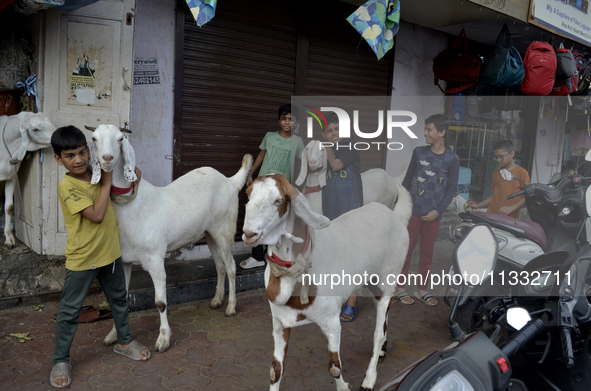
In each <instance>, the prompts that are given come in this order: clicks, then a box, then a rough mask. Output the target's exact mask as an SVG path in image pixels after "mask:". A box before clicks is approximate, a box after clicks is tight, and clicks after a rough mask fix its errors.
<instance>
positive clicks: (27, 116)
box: [0, 112, 55, 248]
mask: <svg viewBox="0 0 591 391" xmlns="http://www.w3.org/2000/svg"><path fill="white" fill-rule="evenodd" d="M0 129H2V141H3V142H2V143H0V181H6V183H5V185H4V197H5V201H4V219H5V220H4V236H5V237H6V243H5V244H6V245H7V246H8V247H10V248H12V247H13V246H14V245H15V244H16V239H15V238H14V235H13V234H12V228H11V223H12V208H13V205H14V204H13V197H14V190H15V188H16V180H17V178H16V173H17V172H18V169H19V167H20V165H21V162H22V160H23V159H24V157H25V154H26V153H27V151H36V150H38V149H42V148H47V147H49V146H50V145H51V135H52V133H53V132H54V131H55V126H53V124H52V123H51V122H50V121H49V119H47V117H46V116H45V115H44V114H43V113H37V114H35V113H30V112H22V113H19V114H16V115H12V116H6V115H3V116H1V117H0Z"/></svg>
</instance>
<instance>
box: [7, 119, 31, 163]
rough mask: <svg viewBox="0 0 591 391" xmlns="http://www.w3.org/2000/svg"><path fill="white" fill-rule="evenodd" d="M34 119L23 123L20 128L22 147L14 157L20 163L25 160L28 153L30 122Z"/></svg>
mask: <svg viewBox="0 0 591 391" xmlns="http://www.w3.org/2000/svg"><path fill="white" fill-rule="evenodd" d="M31 118H32V117H29V118H27V119H26V120H25V121H23V122H22V123H21V124H20V126H19V128H18V131H19V133H20V135H21V146H20V147H19V149H18V151H17V152H16V156H13V158H12V159H13V160H18V161H19V162H21V161H23V159H24V158H25V154H26V153H27V148H28V147H29V142H30V140H29V133H28V130H29V120H30V119H31Z"/></svg>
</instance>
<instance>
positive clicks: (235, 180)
mask: <svg viewBox="0 0 591 391" xmlns="http://www.w3.org/2000/svg"><path fill="white" fill-rule="evenodd" d="M251 167H252V155H250V154H248V153H247V154H246V155H244V157H243V158H242V166H240V170H238V172H237V173H236V174H235V175H234V176H233V177H231V178H230V181H231V182H232V184H233V185H234V187H236V189H237V190H238V191H240V189H242V188H243V187H244V184H245V183H246V178H248V173H249V172H250V168H251Z"/></svg>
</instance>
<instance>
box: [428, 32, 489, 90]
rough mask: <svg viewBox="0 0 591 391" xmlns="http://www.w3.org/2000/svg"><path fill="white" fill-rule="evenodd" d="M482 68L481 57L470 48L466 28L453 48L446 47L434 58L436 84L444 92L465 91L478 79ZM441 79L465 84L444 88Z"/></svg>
mask: <svg viewBox="0 0 591 391" xmlns="http://www.w3.org/2000/svg"><path fill="white" fill-rule="evenodd" d="M481 70H482V60H480V57H479V56H478V55H477V54H476V53H474V52H471V51H469V50H468V39H467V38H466V32H465V31H464V29H462V31H461V32H460V34H459V35H458V38H457V39H456V42H455V43H454V46H453V48H452V49H446V50H444V51H442V52H441V53H439V54H438V55H437V56H436V57H435V58H434V59H433V73H434V74H435V84H436V85H437V87H439V89H440V90H441V92H443V93H444V94H448V93H454V92H459V91H463V90H465V89H466V88H470V87H471V86H473V85H474V83H476V80H478V76H479V75H480V71H481ZM439 80H444V81H448V82H453V83H461V84H464V85H463V86H460V87H456V88H450V89H447V90H443V88H441V86H440V85H439Z"/></svg>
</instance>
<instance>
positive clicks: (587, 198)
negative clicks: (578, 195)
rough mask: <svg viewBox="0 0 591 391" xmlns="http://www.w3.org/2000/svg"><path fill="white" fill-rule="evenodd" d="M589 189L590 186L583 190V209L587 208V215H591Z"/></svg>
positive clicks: (590, 192) (590, 193)
mask: <svg viewBox="0 0 591 391" xmlns="http://www.w3.org/2000/svg"><path fill="white" fill-rule="evenodd" d="M590 151H591V150H590ZM589 189H591V186H589V187H587V190H585V209H586V210H587V216H589V217H591V190H589Z"/></svg>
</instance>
